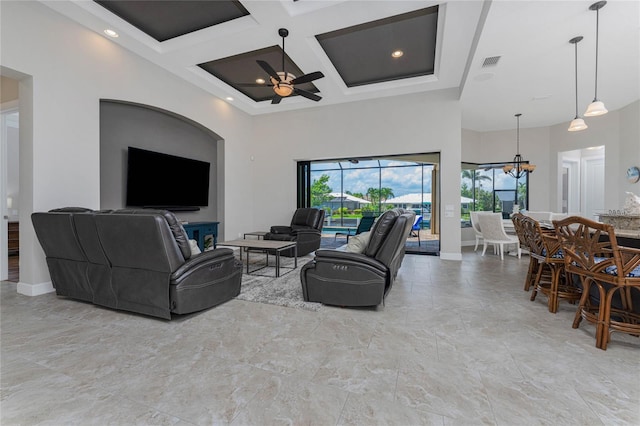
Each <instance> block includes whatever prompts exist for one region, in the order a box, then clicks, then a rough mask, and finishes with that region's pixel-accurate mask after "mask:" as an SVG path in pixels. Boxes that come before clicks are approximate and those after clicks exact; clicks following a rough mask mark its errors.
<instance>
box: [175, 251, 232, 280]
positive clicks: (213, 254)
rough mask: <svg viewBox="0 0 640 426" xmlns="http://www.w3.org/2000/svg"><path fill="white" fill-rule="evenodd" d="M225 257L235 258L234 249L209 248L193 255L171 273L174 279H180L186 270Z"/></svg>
mask: <svg viewBox="0 0 640 426" xmlns="http://www.w3.org/2000/svg"><path fill="white" fill-rule="evenodd" d="M225 258H229V259H233V258H234V256H233V250H232V249H230V248H217V249H214V250H209V251H205V252H202V253H200V254H198V255H196V256H193V257H192V258H190V259H189V260H187V261H186V262H185V263H183V264H182V265H181V266H180V267H179V268H178V269H176V270H175V271H174V272H173V274H171V277H172V279H179V278H180V276H182V275H184V274H185V273H186V272H188V271H190V270H193V269H197V268H198V267H200V266H202V265H205V264H210V263H215V262H218V261H220V260H225Z"/></svg>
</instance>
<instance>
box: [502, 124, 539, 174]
mask: <svg viewBox="0 0 640 426" xmlns="http://www.w3.org/2000/svg"><path fill="white" fill-rule="evenodd" d="M521 115H522V114H516V119H517V120H518V130H517V133H516V135H517V136H516V143H517V145H516V148H517V149H516V156H515V157H513V163H511V164H505V165H504V166H503V167H502V171H503V172H505V173H506V174H508V175H511V176H513V177H514V178H516V179H520V178H521V177H524V175H526V174H527V173H533V171H534V170H535V169H536V166H534V165H533V164H529V163H528V162H526V161H524V160H523V159H522V155H520V116H521Z"/></svg>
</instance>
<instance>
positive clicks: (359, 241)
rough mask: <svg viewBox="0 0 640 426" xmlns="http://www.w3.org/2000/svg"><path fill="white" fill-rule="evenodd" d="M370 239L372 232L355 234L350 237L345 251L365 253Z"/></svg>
mask: <svg viewBox="0 0 640 426" xmlns="http://www.w3.org/2000/svg"><path fill="white" fill-rule="evenodd" d="M370 239H371V232H362V233H360V234H357V235H353V236H351V237H349V242H348V243H347V247H346V249H345V251H348V252H349V253H364V250H365V249H366V248H367V245H368V244H369V240H370Z"/></svg>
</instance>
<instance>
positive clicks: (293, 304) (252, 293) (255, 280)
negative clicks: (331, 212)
mask: <svg viewBox="0 0 640 426" xmlns="http://www.w3.org/2000/svg"><path fill="white" fill-rule="evenodd" d="M251 256H252V258H251V263H250V264H249V266H250V267H251V270H252V271H253V269H254V268H258V267H260V265H261V262H262V263H264V260H265V259H264V256H261V255H258V254H251ZM254 257H255V258H256V259H255V261H254V260H253V258H254ZM312 259H313V254H309V255H306V256H302V257H299V258H298V267H297V268H296V269H294V270H291V269H286V268H289V267H292V266H293V259H291V258H285V257H283V258H281V264H282V265H283V266H284V268H283V267H281V268H280V277H278V278H275V266H273V265H274V264H275V258H274V257H273V256H269V265H271V266H270V267H268V268H265V269H261V270H259V271H256V272H254V273H252V274H246V273H243V274H242V287H241V289H240V294H239V295H238V296H237V299H240V300H248V301H250V302H259V303H268V304H271V305H278V306H288V307H290V308H298V309H304V310H307V311H315V312H317V311H320V310H321V309H322V306H323V305H322V303H315V302H305V301H304V300H303V298H302V284H301V282H300V269H301V267H302V265H304V264H306V263H307V262H310V261H311V260H312ZM246 265H247V263H246V259H243V268H245V269H244V271H245V272H246ZM254 274H255V275H254ZM258 274H259V275H258ZM269 275H270V276H269Z"/></svg>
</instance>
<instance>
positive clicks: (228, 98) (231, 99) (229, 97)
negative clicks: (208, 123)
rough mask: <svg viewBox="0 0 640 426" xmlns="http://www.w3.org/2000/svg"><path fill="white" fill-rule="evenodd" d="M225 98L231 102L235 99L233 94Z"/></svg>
mask: <svg viewBox="0 0 640 426" xmlns="http://www.w3.org/2000/svg"><path fill="white" fill-rule="evenodd" d="M225 99H226V100H228V101H229V102H232V101H233V98H232V97H231V96H227V97H226V98H225Z"/></svg>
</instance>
